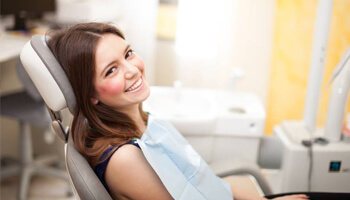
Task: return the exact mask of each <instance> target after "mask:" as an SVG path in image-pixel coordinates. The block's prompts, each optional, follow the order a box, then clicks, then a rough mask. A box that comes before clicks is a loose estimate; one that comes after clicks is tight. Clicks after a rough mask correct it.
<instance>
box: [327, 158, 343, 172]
mask: <svg viewBox="0 0 350 200" xmlns="http://www.w3.org/2000/svg"><path fill="white" fill-rule="evenodd" d="M340 168H341V161H331V162H330V163H329V171H330V172H339V171H340Z"/></svg>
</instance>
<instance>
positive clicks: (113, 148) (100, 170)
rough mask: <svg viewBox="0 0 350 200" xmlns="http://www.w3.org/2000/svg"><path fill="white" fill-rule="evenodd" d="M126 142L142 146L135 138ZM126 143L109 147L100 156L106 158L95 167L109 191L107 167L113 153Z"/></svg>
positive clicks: (102, 158) (101, 158)
mask: <svg viewBox="0 0 350 200" xmlns="http://www.w3.org/2000/svg"><path fill="white" fill-rule="evenodd" d="M125 144H132V145H135V146H136V147H138V148H140V146H139V145H138V144H137V142H136V140H134V139H132V140H130V141H129V142H127V143H125ZM125 144H122V145H119V146H117V147H116V146H110V147H108V148H107V149H106V150H105V151H104V152H103V153H102V155H101V157H100V160H104V161H103V162H101V163H99V164H98V165H96V167H95V169H94V171H95V173H96V175H97V177H98V178H99V179H100V181H101V182H102V184H103V185H104V186H105V188H106V189H107V191H108V192H109V188H108V185H107V183H106V180H105V173H106V168H107V165H108V162H109V160H110V159H111V157H112V155H113V153H114V152H115V151H117V150H118V149H119V148H120V147H121V146H123V145H125ZM108 155H109V157H108V158H107V156H108Z"/></svg>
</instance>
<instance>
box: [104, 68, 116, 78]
mask: <svg viewBox="0 0 350 200" xmlns="http://www.w3.org/2000/svg"><path fill="white" fill-rule="evenodd" d="M116 70H117V67H111V68H109V69H108V71H107V72H106V75H105V77H107V76H108V75H110V74H111V73H113V72H114V71H116Z"/></svg>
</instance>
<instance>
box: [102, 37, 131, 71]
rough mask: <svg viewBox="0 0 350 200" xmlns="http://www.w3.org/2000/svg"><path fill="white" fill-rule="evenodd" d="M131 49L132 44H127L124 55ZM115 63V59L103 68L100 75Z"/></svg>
mask: <svg viewBox="0 0 350 200" xmlns="http://www.w3.org/2000/svg"><path fill="white" fill-rule="evenodd" d="M129 49H130V44H128V45H126V47H125V49H124V55H125V54H126V52H127V51H128V50H129ZM114 63H116V61H115V60H113V61H112V62H110V63H109V64H108V65H106V66H105V67H104V68H103V70H102V72H101V74H100V76H103V74H104V72H105V71H106V69H107V68H108V67H109V66H111V65H113V64H114Z"/></svg>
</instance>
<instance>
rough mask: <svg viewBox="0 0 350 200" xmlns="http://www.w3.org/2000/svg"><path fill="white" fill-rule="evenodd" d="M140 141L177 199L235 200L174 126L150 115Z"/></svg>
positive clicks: (224, 184)
mask: <svg viewBox="0 0 350 200" xmlns="http://www.w3.org/2000/svg"><path fill="white" fill-rule="evenodd" d="M137 142H138V144H139V146H140V148H141V149H142V152H143V154H144V155H145V157H146V159H147V161H148V162H149V163H150V165H151V166H152V168H153V169H154V170H155V172H156V173H157V174H158V176H159V178H160V179H161V181H162V182H163V184H164V185H165V187H166V188H167V190H168V191H169V193H170V194H171V196H172V197H173V198H174V199H176V200H202V199H203V200H204V199H205V200H217V199H219V200H226V199H227V200H232V193H231V189H230V187H229V185H228V184H227V183H225V182H224V181H223V180H221V179H220V178H219V177H217V176H216V175H215V174H214V173H213V172H212V171H211V170H210V168H209V167H208V165H207V164H206V162H205V161H204V160H203V159H202V158H201V157H200V156H199V155H198V153H197V152H195V150H194V149H193V148H192V146H191V145H190V144H189V143H188V142H187V141H186V139H185V138H184V137H183V136H182V135H181V134H180V133H179V132H178V131H177V130H176V129H175V128H174V127H173V126H172V125H171V124H169V123H166V122H164V121H162V120H158V119H155V118H153V117H152V116H151V115H150V116H149V119H148V126H147V129H146V132H145V133H144V134H143V136H142V137H141V139H137Z"/></svg>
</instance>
